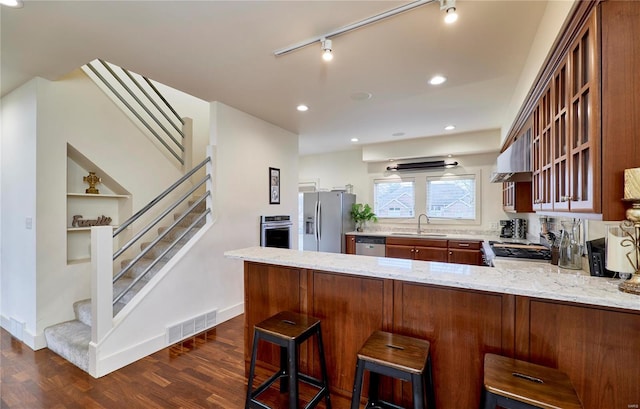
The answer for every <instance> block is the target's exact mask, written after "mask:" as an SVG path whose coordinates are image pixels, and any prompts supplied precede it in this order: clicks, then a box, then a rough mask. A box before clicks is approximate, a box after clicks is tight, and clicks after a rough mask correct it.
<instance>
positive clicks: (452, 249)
mask: <svg viewBox="0 0 640 409" xmlns="http://www.w3.org/2000/svg"><path fill="white" fill-rule="evenodd" d="M448 251H449V254H448V259H447V262H449V263H455V264H471V265H474V266H481V265H483V264H484V261H483V258H482V242H481V241H473V240H449V244H448Z"/></svg>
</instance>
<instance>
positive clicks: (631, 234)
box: [607, 168, 640, 295]
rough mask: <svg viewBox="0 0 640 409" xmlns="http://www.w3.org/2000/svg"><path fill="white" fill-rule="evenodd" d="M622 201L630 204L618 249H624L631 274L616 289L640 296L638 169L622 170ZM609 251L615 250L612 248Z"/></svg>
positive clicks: (639, 186)
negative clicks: (623, 235) (622, 237)
mask: <svg viewBox="0 0 640 409" xmlns="http://www.w3.org/2000/svg"><path fill="white" fill-rule="evenodd" d="M622 200H623V201H624V202H630V203H631V207H630V208H629V209H627V212H626V216H627V220H624V221H622V222H621V223H620V228H621V229H622V230H623V231H624V233H625V237H624V239H623V240H621V241H620V243H619V247H622V248H624V250H623V252H624V256H625V258H626V260H627V262H628V263H629V265H630V266H631V268H629V271H631V272H632V274H631V278H630V279H629V280H626V281H623V282H622V283H620V285H619V286H618V289H619V290H620V291H623V292H625V293H630V294H639V295H640V168H633V169H625V170H624V199H622ZM618 250H619V249H618ZM607 251H609V244H607ZM611 251H616V250H614V249H613V248H612V249H611ZM608 259H609V257H608V256H607V260H608ZM625 266H626V265H625ZM607 268H609V269H610V270H615V269H612V268H610V267H609V264H608V262H607Z"/></svg>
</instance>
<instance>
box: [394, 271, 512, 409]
mask: <svg viewBox="0 0 640 409" xmlns="http://www.w3.org/2000/svg"><path fill="white" fill-rule="evenodd" d="M395 284H396V285H395V294H396V297H394V326H393V329H394V331H395V332H397V333H400V334H404V335H409V336H415V337H418V338H422V339H426V340H428V341H429V342H430V343H431V349H430V351H431V357H432V360H433V362H434V365H436V366H435V368H436V369H435V370H434V375H433V376H434V383H435V387H436V406H437V407H438V408H477V407H479V405H478V403H479V402H480V386H481V385H482V362H483V358H484V354H485V353H488V352H490V353H508V352H509V348H510V347H509V342H508V340H509V337H506V339H505V337H504V334H505V333H509V332H510V331H513V322H512V321H511V320H512V319H513V318H512V316H508V315H503V309H504V308H506V307H507V306H508V305H509V303H510V302H511V301H512V298H513V297H512V296H506V295H500V294H490V293H481V292H475V291H466V290H456V289H450V288H443V287H434V286H429V285H421V284H415V283H407V282H400V281H396V282H395ZM445 368H446V369H445ZM451 385H455V387H450V386H451ZM407 389H410V388H408V387H407ZM405 395H408V396H406V397H409V396H410V394H408V393H406V394H405ZM406 397H405V399H404V400H405V401H404V402H403V406H404V407H410V405H408V403H409V402H410V401H408V399H406Z"/></svg>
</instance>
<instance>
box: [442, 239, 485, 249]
mask: <svg viewBox="0 0 640 409" xmlns="http://www.w3.org/2000/svg"><path fill="white" fill-rule="evenodd" d="M449 248H450V249H464V250H480V249H481V248H482V242H481V241H472V240H449Z"/></svg>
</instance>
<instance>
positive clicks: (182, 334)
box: [167, 310, 218, 345]
mask: <svg viewBox="0 0 640 409" xmlns="http://www.w3.org/2000/svg"><path fill="white" fill-rule="evenodd" d="M217 311H218V310H213V311H210V312H208V313H206V314H203V315H198V316H197V317H194V318H191V319H188V320H186V321H183V322H181V323H179V324H176V325H173V326H171V327H168V328H167V344H168V345H172V344H175V343H176V342H179V341H181V340H183V339H185V338H187V337H190V336H192V335H195V334H198V333H200V332H202V331H204V330H207V329H209V328H211V327H214V326H215V325H216V316H217Z"/></svg>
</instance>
